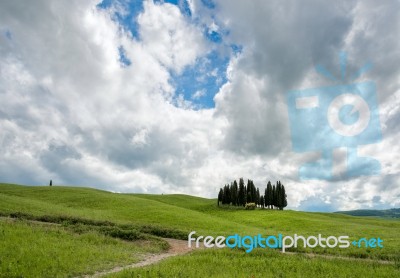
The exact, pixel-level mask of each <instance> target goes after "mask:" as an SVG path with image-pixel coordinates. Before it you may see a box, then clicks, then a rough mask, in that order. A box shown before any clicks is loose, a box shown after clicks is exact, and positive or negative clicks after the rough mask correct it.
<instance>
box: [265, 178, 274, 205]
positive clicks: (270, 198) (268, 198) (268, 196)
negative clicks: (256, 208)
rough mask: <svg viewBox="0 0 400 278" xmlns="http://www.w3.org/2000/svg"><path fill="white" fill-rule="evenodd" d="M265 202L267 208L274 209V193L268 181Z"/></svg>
mask: <svg viewBox="0 0 400 278" xmlns="http://www.w3.org/2000/svg"><path fill="white" fill-rule="evenodd" d="M264 202H265V206H266V207H267V208H272V205H273V192H272V185H271V182H270V181H268V183H267V188H266V189H265V194H264Z"/></svg>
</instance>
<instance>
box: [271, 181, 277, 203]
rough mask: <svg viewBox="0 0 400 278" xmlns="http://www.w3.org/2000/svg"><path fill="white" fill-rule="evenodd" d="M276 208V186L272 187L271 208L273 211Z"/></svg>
mask: <svg viewBox="0 0 400 278" xmlns="http://www.w3.org/2000/svg"><path fill="white" fill-rule="evenodd" d="M274 206H276V188H275V185H274V186H272V203H271V208H272V209H273V208H274Z"/></svg>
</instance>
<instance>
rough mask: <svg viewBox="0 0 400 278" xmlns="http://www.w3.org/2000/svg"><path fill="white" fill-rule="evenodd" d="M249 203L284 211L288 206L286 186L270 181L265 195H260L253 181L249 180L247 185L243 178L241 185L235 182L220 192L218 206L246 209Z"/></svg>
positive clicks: (240, 181)
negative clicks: (273, 183)
mask: <svg viewBox="0 0 400 278" xmlns="http://www.w3.org/2000/svg"><path fill="white" fill-rule="evenodd" d="M248 203H254V204H255V205H256V206H258V207H261V208H267V209H274V208H277V209H280V210H283V208H285V207H286V206H287V195H286V191H285V186H284V185H283V184H282V183H281V182H280V181H277V182H276V185H272V184H271V182H270V181H268V183H267V187H266V188H265V190H264V195H260V190H259V188H258V187H257V188H256V187H255V185H254V182H253V181H252V180H250V179H249V180H247V185H245V184H244V180H243V178H240V179H239V184H238V183H237V182H236V180H234V181H233V182H232V183H231V184H226V185H225V186H224V187H223V188H220V190H219V193H218V206H219V205H220V204H222V205H232V206H243V207H244V206H246V204H248Z"/></svg>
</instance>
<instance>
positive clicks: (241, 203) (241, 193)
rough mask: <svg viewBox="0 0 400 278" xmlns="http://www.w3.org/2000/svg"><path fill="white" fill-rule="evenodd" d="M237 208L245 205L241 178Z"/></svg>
mask: <svg viewBox="0 0 400 278" xmlns="http://www.w3.org/2000/svg"><path fill="white" fill-rule="evenodd" d="M238 198H239V203H238V205H239V206H245V205H246V188H245V186H244V181H243V178H240V179H239V194H238Z"/></svg>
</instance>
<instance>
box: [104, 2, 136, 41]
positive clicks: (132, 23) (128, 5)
mask: <svg viewBox="0 0 400 278" xmlns="http://www.w3.org/2000/svg"><path fill="white" fill-rule="evenodd" d="M113 6H114V7H122V9H123V12H121V11H120V10H119V9H116V10H115V12H114V14H113V20H114V21H116V22H118V23H119V24H120V26H121V27H122V28H124V30H126V31H129V32H130V33H131V34H132V36H133V37H134V38H136V39H139V27H138V23H137V16H138V15H139V14H140V13H141V12H143V1H142V0H130V1H118V0H114V1H113V0H103V1H102V2H101V3H100V4H98V5H97V7H98V8H99V9H110V8H112V7H113Z"/></svg>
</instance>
